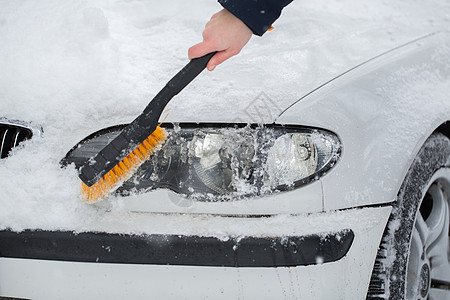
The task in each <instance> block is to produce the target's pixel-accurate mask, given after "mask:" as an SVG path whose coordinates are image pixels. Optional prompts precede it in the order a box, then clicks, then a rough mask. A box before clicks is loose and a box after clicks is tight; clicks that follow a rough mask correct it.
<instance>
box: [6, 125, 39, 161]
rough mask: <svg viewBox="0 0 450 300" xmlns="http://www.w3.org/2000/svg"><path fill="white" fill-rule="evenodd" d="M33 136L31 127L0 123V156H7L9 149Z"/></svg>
mask: <svg viewBox="0 0 450 300" xmlns="http://www.w3.org/2000/svg"><path fill="white" fill-rule="evenodd" d="M32 136H33V131H32V130H31V129H28V128H25V127H22V126H19V125H13V124H1V123H0V158H5V157H7V156H8V154H9V152H10V151H11V149H13V148H14V147H16V146H17V145H19V144H20V143H21V142H23V141H25V140H27V139H30V138H31V137H32Z"/></svg>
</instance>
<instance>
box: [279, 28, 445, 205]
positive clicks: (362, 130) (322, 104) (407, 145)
mask: <svg viewBox="0 0 450 300" xmlns="http://www.w3.org/2000/svg"><path fill="white" fill-rule="evenodd" d="M443 36H444V37H445V36H447V35H446V34H443ZM443 36H442V35H440V34H435V35H431V36H427V37H425V38H423V39H420V40H418V41H416V42H413V43H411V44H408V45H406V46H404V47H401V48H399V49H396V50H394V51H392V52H389V53H387V54H385V55H382V56H380V57H378V58H376V59H374V60H372V61H370V62H368V63H367V64H364V65H362V66H359V67H358V68H356V69H354V70H352V71H349V72H348V73H346V74H344V75H342V76H341V77H339V78H337V79H335V80H333V81H331V82H330V83H328V84H327V85H325V86H323V87H322V88H320V90H318V91H316V92H313V93H311V94H310V95H308V96H306V97H304V98H302V99H301V100H299V101H298V102H297V103H296V104H295V105H293V106H292V107H290V108H289V109H288V110H286V111H285V112H284V113H283V114H282V115H281V116H280V117H279V118H278V119H277V123H282V124H299V123H301V124H303V125H307V126H315V127H320V128H325V129H328V130H330V131H333V132H337V133H338V134H339V137H340V139H341V142H342V147H343V151H342V156H341V160H340V162H339V163H338V164H337V165H336V166H335V168H334V169H333V170H331V171H330V172H329V174H327V175H326V176H324V177H322V179H321V180H322V182H323V185H324V197H325V200H324V202H325V204H324V209H325V210H332V209H339V208H346V207H355V206H360V205H372V204H380V203H385V202H390V201H393V200H395V197H396V195H397V192H398V190H399V188H400V185H401V183H402V181H403V178H404V177H405V175H406V172H407V170H408V168H409V166H410V164H411V162H412V158H414V157H415V155H416V153H417V151H418V150H419V148H420V147H421V145H422V144H423V142H424V141H425V140H426V139H427V138H428V136H429V135H430V134H431V133H432V132H433V131H434V130H435V129H436V128H437V127H439V126H440V125H441V124H443V123H444V122H446V121H448V120H450V99H449V96H448V94H447V93H446V92H445V87H448V85H449V82H450V77H449V69H448V61H450V50H449V47H448V41H447V42H446V40H445V39H443ZM430 82H432V83H433V85H430ZM428 85H429V86H430V87H431V86H433V88H432V89H430V88H429V87H428ZM344 182H345V184H344Z"/></svg>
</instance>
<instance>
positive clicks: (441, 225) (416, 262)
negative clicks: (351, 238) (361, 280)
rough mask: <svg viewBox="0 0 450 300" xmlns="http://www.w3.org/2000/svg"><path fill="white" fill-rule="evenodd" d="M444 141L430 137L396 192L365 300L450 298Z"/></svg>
mask: <svg viewBox="0 0 450 300" xmlns="http://www.w3.org/2000/svg"><path fill="white" fill-rule="evenodd" d="M449 195H450V140H449V139H448V138H447V137H446V136H444V135H442V134H433V135H432V136H431V137H430V138H429V139H428V140H427V141H426V142H425V144H424V145H423V146H422V148H421V149H420V151H419V153H418V155H417V157H416V158H415V160H414V161H413V163H412V165H411V167H410V169H409V171H408V174H407V176H406V177H405V179H404V181H403V184H402V186H401V188H400V191H399V193H398V196H397V199H396V201H395V202H394V203H393V211H392V214H391V216H390V219H389V221H388V225H387V226H386V229H385V232H384V235H383V238H382V241H381V243H380V248H379V251H378V255H377V258H376V261H375V265H374V269H373V272H372V277H371V281H370V285H369V290H368V293H367V299H408V300H409V299H414V300H416V299H430V300H437V299H450V263H449V261H450V252H449V251H450V250H449V249H450V244H449V242H450V239H449V222H450V213H449V202H450V200H449Z"/></svg>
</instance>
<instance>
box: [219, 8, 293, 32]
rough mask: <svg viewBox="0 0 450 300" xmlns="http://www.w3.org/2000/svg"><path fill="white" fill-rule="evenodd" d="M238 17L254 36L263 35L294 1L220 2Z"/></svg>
mask: <svg viewBox="0 0 450 300" xmlns="http://www.w3.org/2000/svg"><path fill="white" fill-rule="evenodd" d="M218 1H219V3H220V4H221V5H222V6H223V7H224V8H225V9H226V10H228V11H229V12H231V13H232V14H233V15H235V16H236V17H238V18H239V19H240V20H241V21H242V22H244V23H245V25H247V26H248V28H250V29H251V30H252V31H253V33H254V34H256V35H259V36H261V35H263V34H264V33H265V32H266V31H267V29H269V28H270V26H272V23H273V22H275V20H276V19H278V17H279V16H280V15H281V11H282V10H283V8H284V7H285V6H286V5H288V4H289V3H291V2H292V1H293V0H218Z"/></svg>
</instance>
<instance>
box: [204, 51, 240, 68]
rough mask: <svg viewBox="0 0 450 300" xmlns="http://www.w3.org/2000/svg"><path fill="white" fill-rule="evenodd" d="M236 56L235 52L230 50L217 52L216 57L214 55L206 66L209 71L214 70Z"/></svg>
mask: <svg viewBox="0 0 450 300" xmlns="http://www.w3.org/2000/svg"><path fill="white" fill-rule="evenodd" d="M234 55H236V53H235V52H234V51H231V50H230V49H229V48H228V49H226V50H223V51H220V52H217V53H216V55H214V56H213V57H212V58H211V59H210V60H209V62H208V65H207V66H206V68H207V69H208V70H209V71H212V70H214V68H215V67H216V66H217V65H220V64H221V63H223V62H224V61H226V60H227V59H229V58H230V57H232V56H234Z"/></svg>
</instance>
